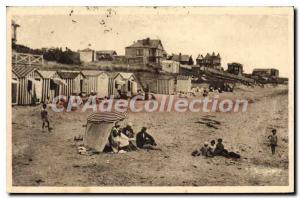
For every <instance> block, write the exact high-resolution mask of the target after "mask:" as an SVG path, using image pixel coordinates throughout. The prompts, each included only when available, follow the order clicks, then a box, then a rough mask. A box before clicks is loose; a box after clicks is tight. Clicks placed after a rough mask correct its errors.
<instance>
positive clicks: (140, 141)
mask: <svg viewBox="0 0 300 199" xmlns="http://www.w3.org/2000/svg"><path fill="white" fill-rule="evenodd" d="M136 145H137V147H138V148H141V149H142V148H148V149H153V146H156V145H157V144H156V142H155V140H154V138H153V137H152V136H151V135H150V134H149V133H147V128H146V127H143V128H142V129H141V131H140V132H138V133H137V135H136Z"/></svg>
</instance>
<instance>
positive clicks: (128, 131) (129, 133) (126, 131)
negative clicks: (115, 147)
mask: <svg viewBox="0 0 300 199" xmlns="http://www.w3.org/2000/svg"><path fill="white" fill-rule="evenodd" d="M122 133H123V134H124V135H126V136H127V137H129V138H134V132H133V129H132V123H131V122H128V123H127V125H126V127H125V128H123V130H122Z"/></svg>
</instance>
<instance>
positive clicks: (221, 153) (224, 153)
mask: <svg viewBox="0 0 300 199" xmlns="http://www.w3.org/2000/svg"><path fill="white" fill-rule="evenodd" d="M222 142H223V140H222V139H221V138H219V139H218V143H217V145H216V149H215V151H214V155H215V156H223V157H226V158H240V157H241V156H240V155H239V154H237V153H234V152H228V150H226V149H225V148H224V145H223V143H222Z"/></svg>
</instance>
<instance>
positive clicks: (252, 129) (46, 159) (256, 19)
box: [6, 6, 295, 193]
mask: <svg viewBox="0 0 300 199" xmlns="http://www.w3.org/2000/svg"><path fill="white" fill-rule="evenodd" d="M6 12H7V13H6V37H7V41H6V42H7V45H6V57H7V65H6V69H7V93H6V95H7V96H6V97H7V134H6V137H7V140H6V146H7V179H6V181H7V192H9V193H293V192H294V191H295V190H294V184H295V182H294V180H295V179H294V174H295V173H294V169H295V168H294V166H295V164H294V153H295V151H294V143H295V142H294V87H295V85H294V82H295V81H294V70H295V69H294V8H293V7H190V6H186V7H185V6H181V7H160V6H152V7H150V6H148V7H142V6H141V7H101V6H86V7H84V6H82V7H72V6H70V7H67V6H64V7H50V6H44V7H14V6H12V7H10V6H9V7H7V8H6Z"/></svg>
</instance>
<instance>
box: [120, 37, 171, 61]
mask: <svg viewBox="0 0 300 199" xmlns="http://www.w3.org/2000/svg"><path fill="white" fill-rule="evenodd" d="M125 57H126V58H127V60H128V62H129V63H143V64H144V65H146V64H151V63H152V64H160V62H161V61H162V60H163V59H165V58H166V52H165V50H164V47H163V45H162V42H161V40H159V39H150V38H146V39H142V40H138V41H137V42H134V43H133V44H132V45H130V46H127V47H126V48H125Z"/></svg>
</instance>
